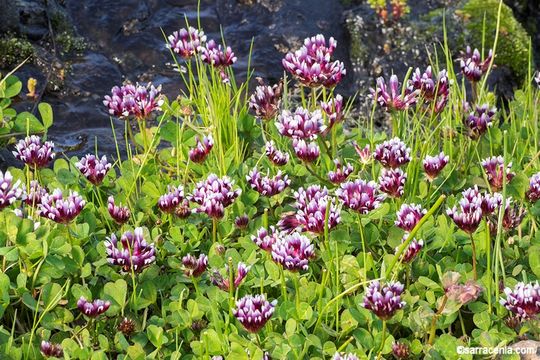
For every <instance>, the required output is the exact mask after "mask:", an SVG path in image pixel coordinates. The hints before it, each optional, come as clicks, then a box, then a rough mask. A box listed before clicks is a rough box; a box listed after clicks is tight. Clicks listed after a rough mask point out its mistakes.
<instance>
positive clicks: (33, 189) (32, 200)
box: [23, 180, 47, 207]
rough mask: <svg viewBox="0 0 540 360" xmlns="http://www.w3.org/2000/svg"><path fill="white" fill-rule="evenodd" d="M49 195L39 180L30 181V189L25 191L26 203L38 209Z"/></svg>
mask: <svg viewBox="0 0 540 360" xmlns="http://www.w3.org/2000/svg"><path fill="white" fill-rule="evenodd" d="M46 194H47V189H46V188H44V187H43V186H41V185H40V184H39V182H38V181H37V180H32V181H30V188H29V189H28V190H25V191H24V194H23V199H24V203H25V204H26V205H28V206H33V207H38V206H39V205H40V204H41V199H42V198H43V196H45V195H46Z"/></svg>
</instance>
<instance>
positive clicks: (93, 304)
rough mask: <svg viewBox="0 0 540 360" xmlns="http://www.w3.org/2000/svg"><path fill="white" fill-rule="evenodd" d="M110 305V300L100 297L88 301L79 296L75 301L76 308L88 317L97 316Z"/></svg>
mask: <svg viewBox="0 0 540 360" xmlns="http://www.w3.org/2000/svg"><path fill="white" fill-rule="evenodd" d="M110 306H111V303H110V301H104V300H101V299H96V300H94V301H88V300H86V299H85V297H84V296H81V297H80V298H79V300H78V301H77V308H78V309H79V311H80V312H82V313H83V314H84V315H86V316H89V317H93V318H95V317H98V316H99V315H101V314H103V313H104V312H105V311H107V310H108V309H109V307H110Z"/></svg>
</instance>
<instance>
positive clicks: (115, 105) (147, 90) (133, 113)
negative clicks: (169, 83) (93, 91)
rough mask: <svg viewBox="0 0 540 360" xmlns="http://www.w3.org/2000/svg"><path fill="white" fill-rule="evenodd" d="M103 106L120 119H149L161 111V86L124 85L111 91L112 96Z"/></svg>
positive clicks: (106, 99)
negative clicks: (154, 112) (155, 112)
mask: <svg viewBox="0 0 540 360" xmlns="http://www.w3.org/2000/svg"><path fill="white" fill-rule="evenodd" d="M103 105H105V106H106V107H107V108H108V109H109V114H110V115H112V116H117V117H119V118H129V117H134V118H135V119H137V120H144V119H147V118H148V117H149V116H150V114H151V113H152V112H153V111H159V110H161V105H163V99H162V98H161V86H158V87H157V88H156V87H154V86H153V85H152V84H147V85H146V86H145V85H140V84H136V85H132V84H127V85H122V86H115V87H113V88H112V89H111V95H106V96H105V100H103Z"/></svg>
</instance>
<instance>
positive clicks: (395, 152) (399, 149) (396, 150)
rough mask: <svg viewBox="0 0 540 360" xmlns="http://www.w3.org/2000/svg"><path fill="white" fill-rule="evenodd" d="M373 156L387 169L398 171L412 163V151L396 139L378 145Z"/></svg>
mask: <svg viewBox="0 0 540 360" xmlns="http://www.w3.org/2000/svg"><path fill="white" fill-rule="evenodd" d="M373 156H374V157H375V160H377V161H378V162H380V163H381V165H382V166H384V167H385V168H391V169H396V168H398V167H400V166H403V165H405V164H407V163H408V162H409V161H411V149H410V148H408V147H407V145H405V143H404V142H403V141H401V140H400V139H399V138H397V137H395V138H393V139H391V140H387V141H385V142H383V143H382V144H379V145H377V147H376V148H375V153H374V154H373Z"/></svg>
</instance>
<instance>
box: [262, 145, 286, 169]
mask: <svg viewBox="0 0 540 360" xmlns="http://www.w3.org/2000/svg"><path fill="white" fill-rule="evenodd" d="M265 153H266V156H267V157H268V159H269V160H270V161H271V162H272V163H273V164H274V165H277V166H283V165H286V164H287V163H288V162H289V153H286V152H285V153H284V152H282V151H279V150H278V149H276V148H275V146H274V141H267V142H266V145H265Z"/></svg>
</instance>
